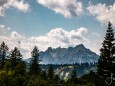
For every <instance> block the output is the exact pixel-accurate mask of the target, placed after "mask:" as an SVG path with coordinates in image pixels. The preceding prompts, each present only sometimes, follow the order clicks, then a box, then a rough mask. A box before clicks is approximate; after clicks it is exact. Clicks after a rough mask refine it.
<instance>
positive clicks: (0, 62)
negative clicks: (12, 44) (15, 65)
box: [0, 42, 9, 69]
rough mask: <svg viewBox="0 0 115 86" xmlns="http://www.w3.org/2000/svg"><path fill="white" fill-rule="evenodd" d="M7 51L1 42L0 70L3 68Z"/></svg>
mask: <svg viewBox="0 0 115 86" xmlns="http://www.w3.org/2000/svg"><path fill="white" fill-rule="evenodd" d="M8 49H9V48H8V47H7V45H6V44H5V42H2V44H1V45H0V69H3V68H4V65H5V59H6V56H7V52H8Z"/></svg>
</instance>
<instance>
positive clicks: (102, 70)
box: [97, 22, 115, 79]
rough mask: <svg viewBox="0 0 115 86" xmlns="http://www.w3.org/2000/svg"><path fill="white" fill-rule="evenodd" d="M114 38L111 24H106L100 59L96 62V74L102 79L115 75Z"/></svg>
mask: <svg viewBox="0 0 115 86" xmlns="http://www.w3.org/2000/svg"><path fill="white" fill-rule="evenodd" d="M114 42H115V38H114V31H113V29H112V24H111V23H110V22H109V23H108V29H107V31H106V36H105V40H104V41H103V43H102V48H101V49H100V52H101V53H100V58H99V60H98V65H97V68H98V74H99V76H101V77H103V78H105V79H106V78H107V76H110V74H111V73H115V43H114Z"/></svg>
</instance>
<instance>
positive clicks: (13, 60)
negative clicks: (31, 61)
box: [10, 47, 22, 69]
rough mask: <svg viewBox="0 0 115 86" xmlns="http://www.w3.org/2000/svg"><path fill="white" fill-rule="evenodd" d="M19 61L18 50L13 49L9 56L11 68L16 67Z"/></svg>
mask: <svg viewBox="0 0 115 86" xmlns="http://www.w3.org/2000/svg"><path fill="white" fill-rule="evenodd" d="M21 61H22V55H21V53H20V51H19V50H18V48H17V47H15V48H14V50H12V51H11V54H10V62H11V68H12V69H14V68H15V67H16V66H17V64H18V63H19V62H21Z"/></svg>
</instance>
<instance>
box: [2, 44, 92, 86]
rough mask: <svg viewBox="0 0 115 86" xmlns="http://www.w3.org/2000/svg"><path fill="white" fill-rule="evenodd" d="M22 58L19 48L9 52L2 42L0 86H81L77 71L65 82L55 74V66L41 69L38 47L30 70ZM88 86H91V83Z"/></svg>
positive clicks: (34, 50) (32, 55)
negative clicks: (78, 85) (76, 85)
mask: <svg viewBox="0 0 115 86" xmlns="http://www.w3.org/2000/svg"><path fill="white" fill-rule="evenodd" d="M22 57H23V56H22V54H21V53H20V51H19V49H18V48H17V47H15V48H14V50H12V51H10V52H9V48H8V46H7V45H6V44H5V42H2V44H1V45H0V86H55V85H58V86H70V84H72V85H75V84H80V83H79V82H80V81H79V80H78V78H77V73H76V72H75V71H73V75H72V77H71V79H69V80H68V81H67V82H64V81H63V80H60V78H59V76H58V75H56V74H55V72H54V67H53V65H49V69H48V70H42V69H40V65H39V62H40V60H39V50H38V48H37V47H36V46H35V48H34V49H33V50H32V52H31V57H32V58H31V61H30V64H29V68H28V67H27V65H26V62H25V61H23V59H22ZM82 84H83V83H82ZM85 84H86V83H84V85H85ZM86 86H90V83H88V85H86Z"/></svg>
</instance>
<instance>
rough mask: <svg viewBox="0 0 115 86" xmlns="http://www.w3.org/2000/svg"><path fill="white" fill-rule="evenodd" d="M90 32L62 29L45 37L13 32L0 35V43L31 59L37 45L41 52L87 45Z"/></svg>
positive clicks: (80, 29)
mask: <svg viewBox="0 0 115 86" xmlns="http://www.w3.org/2000/svg"><path fill="white" fill-rule="evenodd" d="M87 32H88V30H87V29H86V28H83V27H82V28H79V29H77V30H71V31H66V30H64V29H62V28H55V29H52V30H51V31H50V32H48V33H46V34H45V35H43V36H37V37H25V36H22V35H20V34H19V33H18V32H16V31H12V32H11V34H10V35H9V36H3V35H0V39H1V40H0V43H1V42H2V41H5V42H6V44H7V45H8V46H9V48H10V49H13V48H14V47H15V46H16V47H18V48H19V49H20V50H21V52H22V54H23V55H24V57H30V56H31V51H32V49H33V47H34V46H35V45H36V46H37V47H38V48H39V50H40V51H44V50H46V49H47V48H48V47H52V48H57V47H65V48H67V47H69V46H76V45H78V44H81V43H83V44H84V45H87V44H88V43H89V40H88V39H87V38H86V37H85V35H86V34H87Z"/></svg>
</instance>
